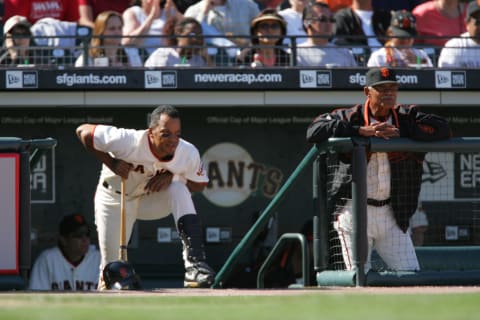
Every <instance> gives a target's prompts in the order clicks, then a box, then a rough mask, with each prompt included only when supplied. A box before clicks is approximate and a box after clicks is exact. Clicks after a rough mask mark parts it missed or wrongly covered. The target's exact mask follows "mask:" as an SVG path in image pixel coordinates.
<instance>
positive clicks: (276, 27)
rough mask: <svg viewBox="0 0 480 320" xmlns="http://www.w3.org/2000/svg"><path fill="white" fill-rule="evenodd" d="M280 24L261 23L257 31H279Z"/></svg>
mask: <svg viewBox="0 0 480 320" xmlns="http://www.w3.org/2000/svg"><path fill="white" fill-rule="evenodd" d="M280 28H281V27H280V24H278V23H261V24H259V25H258V29H261V30H267V29H270V30H280Z"/></svg>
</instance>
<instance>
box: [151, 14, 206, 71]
mask: <svg viewBox="0 0 480 320" xmlns="http://www.w3.org/2000/svg"><path fill="white" fill-rule="evenodd" d="M163 33H164V34H165V35H166V36H170V37H168V38H167V46H168V47H160V48H158V49H157V50H155V51H154V52H153V53H152V54H151V55H150V57H148V59H147V61H145V67H165V66H194V67H203V66H205V65H207V60H208V59H207V53H206V47H205V45H204V41H203V32H202V26H201V24H200V23H199V22H198V21H197V20H195V19H194V18H191V17H183V18H181V19H178V17H176V16H175V17H170V18H169V19H168V20H167V22H166V23H165V27H164V29H163Z"/></svg>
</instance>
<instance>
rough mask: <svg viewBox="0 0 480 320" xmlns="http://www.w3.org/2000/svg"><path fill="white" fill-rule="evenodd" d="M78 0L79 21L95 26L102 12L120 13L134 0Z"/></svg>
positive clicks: (85, 24) (82, 23)
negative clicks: (94, 23) (96, 19)
mask: <svg viewBox="0 0 480 320" xmlns="http://www.w3.org/2000/svg"><path fill="white" fill-rule="evenodd" d="M76 1H78V12H79V15H80V19H79V23H80V24H81V25H84V26H89V27H92V28H93V22H94V21H95V18H96V17H97V16H98V14H99V13H100V12H103V11H116V12H118V13H120V14H122V13H123V11H125V9H127V8H128V7H130V5H131V4H132V0H76Z"/></svg>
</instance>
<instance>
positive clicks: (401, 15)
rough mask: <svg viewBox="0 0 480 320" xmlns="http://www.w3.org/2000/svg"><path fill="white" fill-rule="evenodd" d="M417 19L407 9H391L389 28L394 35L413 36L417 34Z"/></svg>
mask: <svg viewBox="0 0 480 320" xmlns="http://www.w3.org/2000/svg"><path fill="white" fill-rule="evenodd" d="M416 23H417V20H416V19H415V17H414V16H413V14H412V13H411V12H409V11H407V10H398V11H392V19H391V20H390V30H391V31H392V34H393V35H394V36H395V37H406V38H413V37H415V36H416V35H417V27H416Z"/></svg>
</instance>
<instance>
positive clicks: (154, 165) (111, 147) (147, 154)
mask: <svg viewBox="0 0 480 320" xmlns="http://www.w3.org/2000/svg"><path fill="white" fill-rule="evenodd" d="M93 145H94V148H95V149H96V150H99V151H102V152H108V153H109V154H110V155H111V156H112V157H114V158H117V159H121V160H123V161H126V162H129V163H131V164H132V165H133V170H132V171H130V174H129V176H128V179H127V181H126V184H125V188H126V195H127V196H128V197H136V196H141V195H143V194H145V190H144V188H145V185H146V184H147V182H148V181H149V180H150V178H151V177H153V176H154V175H156V174H157V173H158V172H161V171H163V170H168V171H170V172H171V173H172V174H173V175H174V176H173V181H185V179H186V180H190V181H193V182H199V183H208V176H207V173H206V171H205V170H204V169H203V165H202V162H201V159H200V154H199V152H198V150H197V148H196V147H195V146H194V145H193V144H191V143H189V142H187V141H185V140H183V139H180V141H179V143H178V146H177V149H176V150H175V154H174V156H173V158H172V159H170V160H168V161H162V160H160V159H158V158H157V157H156V156H155V155H154V154H153V152H152V149H151V145H150V141H149V139H148V130H133V129H122V128H116V127H113V126H105V125H98V126H96V128H95V131H94V139H93ZM104 182H106V183H108V185H110V186H111V188H112V189H113V190H116V191H119V190H120V184H121V179H120V177H119V176H117V175H116V174H115V173H113V172H112V171H111V170H110V169H109V168H108V167H107V166H106V165H103V167H102V172H101V175H100V183H104Z"/></svg>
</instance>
